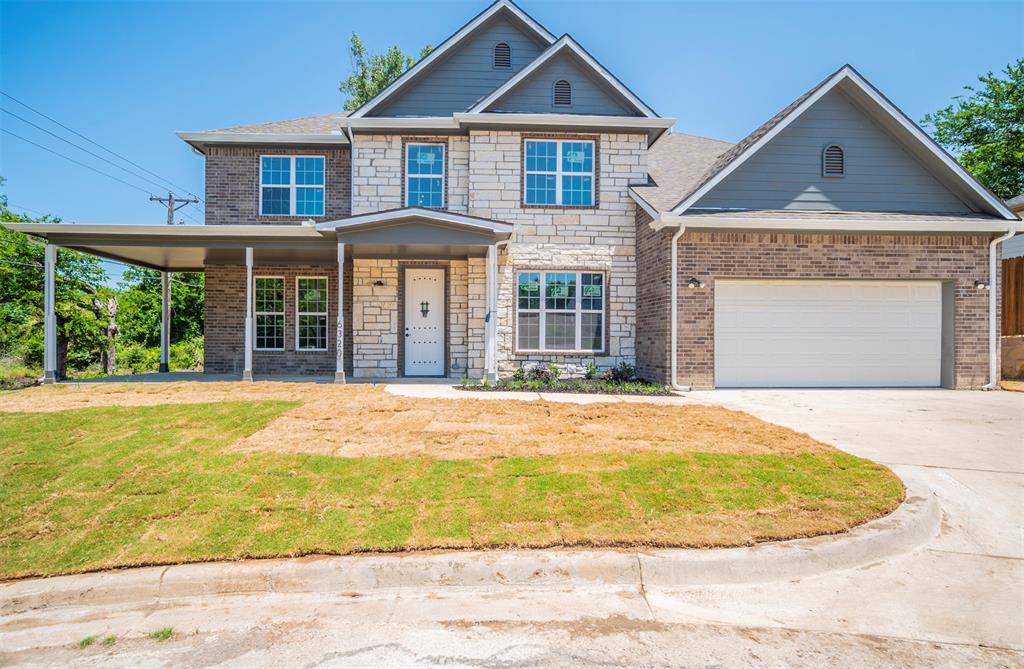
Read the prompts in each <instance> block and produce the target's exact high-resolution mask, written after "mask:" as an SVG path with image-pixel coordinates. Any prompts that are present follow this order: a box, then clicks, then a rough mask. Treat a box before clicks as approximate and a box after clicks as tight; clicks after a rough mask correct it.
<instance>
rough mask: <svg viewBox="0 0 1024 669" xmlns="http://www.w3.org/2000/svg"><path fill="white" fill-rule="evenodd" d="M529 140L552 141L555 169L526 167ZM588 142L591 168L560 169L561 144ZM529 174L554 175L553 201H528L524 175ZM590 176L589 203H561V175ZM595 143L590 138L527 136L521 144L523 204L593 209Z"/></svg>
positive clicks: (594, 194) (595, 181) (595, 160)
mask: <svg viewBox="0 0 1024 669" xmlns="http://www.w3.org/2000/svg"><path fill="white" fill-rule="evenodd" d="M530 142H548V143H550V142H554V143H555V144H556V145H557V146H556V148H555V171H554V172H552V171H549V170H528V169H526V145H527V144H529V143H530ZM584 143H585V144H590V146H591V147H592V148H591V151H590V157H591V160H592V169H591V170H590V171H589V172H565V171H563V170H562V144H584ZM530 174H544V175H548V176H550V175H554V177H555V201H554V202H553V203H550V204H549V203H546V202H528V201H527V199H526V181H527V179H526V177H527V176H528V175H530ZM563 176H570V177H590V204H563V203H562V177H563ZM596 188H597V143H596V142H595V141H594V140H592V139H531V138H529V137H527V138H526V139H525V142H524V144H523V204H524V205H525V206H527V207H571V208H574V209H594V208H595V207H596V206H597V205H596V202H597V192H596Z"/></svg>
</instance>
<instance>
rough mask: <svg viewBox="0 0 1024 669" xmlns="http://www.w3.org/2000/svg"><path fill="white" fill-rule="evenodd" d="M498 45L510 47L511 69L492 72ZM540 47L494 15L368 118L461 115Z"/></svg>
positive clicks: (512, 22)
mask: <svg viewBox="0 0 1024 669" xmlns="http://www.w3.org/2000/svg"><path fill="white" fill-rule="evenodd" d="M498 42H505V43H506V44H508V45H509V46H510V47H511V49H512V67H510V68H507V69H505V68H500V69H498V68H494V67H493V66H492V65H493V61H492V58H493V54H494V45H495V44H497V43H498ZM546 47H547V45H546V44H544V43H543V42H542V41H541V40H540V38H538V37H537V36H536V35H534V34H533V33H532V31H529V30H528V29H526V28H525V27H522V26H521V25H520V24H519V22H518V20H515V19H512V18H510V15H509V14H507V13H504V12H502V13H498V14H495V15H494V16H493V17H492V18H491V19H490V20H489V21H487V22H486V23H484V24H483V25H481V26H480V27H479V28H477V29H476V30H475V31H474V32H473V33H472V34H471V35H469V36H468V37H466V38H465V41H463V42H462V43H461V44H458V45H456V46H455V47H453V49H452V52H451V53H448V54H445V56H444V58H443V59H442V60H440V61H438V62H437V63H434V64H432V66H431V68H430V69H429V70H425V71H424V72H422V73H421V74H419V75H418V77H417V79H416V80H415V81H410V82H409V83H408V84H407V85H405V86H404V87H403V88H402V89H401V90H399V91H398V92H396V93H395V94H394V95H393V96H392V99H391V100H386V101H385V102H383V103H381V105H380V106H378V107H377V108H375V109H373V110H372V112H371V113H370V114H368V116H449V115H451V114H453V113H455V112H463V111H466V110H467V109H469V108H470V107H472V106H473V105H474V104H476V103H477V102H479V101H480V100H482V99H483V98H485V97H487V95H489V94H490V93H492V92H493V91H494V90H495V89H497V88H498V87H499V86H501V85H502V84H503V83H505V82H506V81H508V80H509V79H510V78H511V77H512V76H513V75H515V73H516V72H518V71H519V70H521V69H523V68H524V67H526V66H527V65H528V64H529V63H530V62H532V61H533V60H534V59H535V58H536V57H537V56H539V55H540V53H541V52H542V51H543V50H544V49H545V48H546Z"/></svg>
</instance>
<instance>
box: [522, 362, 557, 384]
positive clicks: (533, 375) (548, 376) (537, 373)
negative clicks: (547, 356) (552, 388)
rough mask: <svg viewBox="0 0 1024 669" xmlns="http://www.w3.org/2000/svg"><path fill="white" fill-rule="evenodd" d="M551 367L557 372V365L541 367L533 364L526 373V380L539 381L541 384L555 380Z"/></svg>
mask: <svg viewBox="0 0 1024 669" xmlns="http://www.w3.org/2000/svg"><path fill="white" fill-rule="evenodd" d="M552 367H554V368H555V370H558V366H557V365H541V364H535V365H533V366H532V367H530V369H529V370H528V371H527V372H526V378H527V379H529V380H530V381H540V382H542V383H551V382H552V381H554V380H556V379H557V378H558V376H556V375H555V372H554V371H552V369H551V368H552Z"/></svg>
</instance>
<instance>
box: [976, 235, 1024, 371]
mask: <svg viewBox="0 0 1024 669" xmlns="http://www.w3.org/2000/svg"><path fill="white" fill-rule="evenodd" d="M1017 231H1018V227H1017V226H1016V225H1011V226H1010V228H1009V229H1008V230H1007V231H1006V234H1004V235H1001V236H999V237H996V238H995V239H993V240H992V241H991V242H989V245H988V383H986V384H985V385H983V386H982V387H981V389H982V390H995V389H997V388H998V387H999V326H998V324H997V322H996V318H998V316H999V314H997V313H996V306H997V305H996V301H997V298H998V297H999V296H998V295H997V292H998V290H999V269H998V259H997V255H998V250H999V245H1000V244H1002V243H1003V242H1005V241H1006V240H1007V239H1010V238H1011V237H1013V236H1014V235H1015V234H1017Z"/></svg>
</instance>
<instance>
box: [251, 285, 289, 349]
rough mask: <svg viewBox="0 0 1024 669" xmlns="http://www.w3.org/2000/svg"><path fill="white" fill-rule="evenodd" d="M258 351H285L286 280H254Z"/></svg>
mask: <svg viewBox="0 0 1024 669" xmlns="http://www.w3.org/2000/svg"><path fill="white" fill-rule="evenodd" d="M253 281H254V283H255V286H254V287H253V300H254V303H253V307H254V308H253V311H254V312H255V316H256V322H255V327H256V350H258V351H283V350H284V279H283V278H281V277H269V276H258V277H256V278H255V279H254V280H253Z"/></svg>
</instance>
